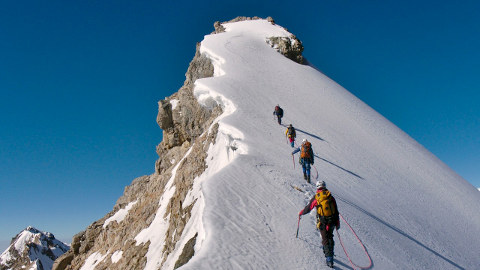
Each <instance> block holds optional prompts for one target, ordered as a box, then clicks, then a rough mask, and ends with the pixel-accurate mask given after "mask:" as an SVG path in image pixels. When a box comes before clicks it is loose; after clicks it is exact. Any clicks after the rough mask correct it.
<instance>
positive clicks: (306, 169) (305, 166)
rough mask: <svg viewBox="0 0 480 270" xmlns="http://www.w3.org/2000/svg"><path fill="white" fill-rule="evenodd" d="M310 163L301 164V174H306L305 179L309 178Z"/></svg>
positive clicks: (304, 161)
mask: <svg viewBox="0 0 480 270" xmlns="http://www.w3.org/2000/svg"><path fill="white" fill-rule="evenodd" d="M310 168H311V167H310V162H308V161H306V160H303V162H302V169H303V174H306V175H307V177H309V176H310Z"/></svg>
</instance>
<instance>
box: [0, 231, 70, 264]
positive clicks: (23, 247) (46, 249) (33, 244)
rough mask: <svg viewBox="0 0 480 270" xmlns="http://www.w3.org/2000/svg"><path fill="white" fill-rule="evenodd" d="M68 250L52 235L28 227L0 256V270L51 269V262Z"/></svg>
mask: <svg viewBox="0 0 480 270" xmlns="http://www.w3.org/2000/svg"><path fill="white" fill-rule="evenodd" d="M69 249H70V247H69V246H68V245H67V244H65V243H63V242H61V241H59V240H57V239H55V236H54V235H53V234H52V233H49V232H42V231H39V230H37V229H35V228H34V227H31V226H29V227H27V228H26V229H25V230H23V231H22V232H20V233H19V234H17V236H15V237H14V238H13V239H12V242H11V243H10V246H9V247H8V248H7V249H6V250H5V251H4V252H3V253H2V255H1V256H0V270H7V269H29V270H47V269H52V265H53V262H54V261H55V260H56V259H57V258H58V257H60V256H61V255H63V254H64V253H65V252H67V251H68V250H69Z"/></svg>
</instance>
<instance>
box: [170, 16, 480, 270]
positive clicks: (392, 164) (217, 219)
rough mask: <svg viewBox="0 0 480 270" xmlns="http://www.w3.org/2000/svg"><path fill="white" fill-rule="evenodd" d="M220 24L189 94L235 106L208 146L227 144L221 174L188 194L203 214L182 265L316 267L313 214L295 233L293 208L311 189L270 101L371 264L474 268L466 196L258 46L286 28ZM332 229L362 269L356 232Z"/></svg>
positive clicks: (388, 134) (338, 94)
mask: <svg viewBox="0 0 480 270" xmlns="http://www.w3.org/2000/svg"><path fill="white" fill-rule="evenodd" d="M223 27H224V28H225V32H224V33H221V34H216V35H208V36H205V39H204V40H203V41H202V42H201V51H202V52H203V53H205V54H207V55H208V56H209V57H210V58H211V59H212V61H213V62H214V68H215V69H216V70H217V73H215V74H216V76H215V77H213V78H208V79H201V80H197V82H196V83H195V95H196V97H197V99H198V100H199V102H201V103H202V104H204V106H212V104H216V103H220V104H227V103H228V102H229V103H231V105H228V106H226V107H230V108H234V110H232V111H231V113H230V114H225V115H222V116H221V117H219V119H218V124H219V126H220V127H219V130H220V131H221V132H219V137H218V138H217V142H219V140H223V141H224V142H223V143H222V144H219V145H218V146H217V145H214V146H213V147H211V148H210V150H209V153H208V162H211V161H213V162H219V164H218V168H219V170H212V171H211V172H207V171H206V172H205V173H204V175H202V176H201V177H200V178H202V180H201V181H199V182H200V183H201V185H200V186H196V185H195V186H194V190H193V191H192V199H191V200H194V199H195V198H197V199H198V198H201V199H202V200H201V206H200V205H199V206H198V209H196V210H195V211H197V210H198V212H201V218H198V217H196V218H195V219H194V218H192V220H194V221H192V225H188V226H191V227H197V228H196V229H195V230H185V231H189V232H190V234H189V235H188V237H185V238H184V239H190V238H191V237H192V236H193V233H192V232H194V231H199V232H200V233H199V236H198V239H200V241H199V240H198V239H197V245H196V246H195V256H194V257H193V258H192V259H191V260H190V261H189V262H188V263H187V264H186V265H184V266H182V269H310V268H311V267H312V266H313V265H315V266H317V265H323V264H324V259H323V258H322V256H321V255H320V256H319V254H321V247H320V245H321V244H320V239H319V238H320V236H319V233H318V232H317V231H316V230H315V215H314V214H311V215H309V216H306V217H304V218H302V222H301V224H300V234H299V238H298V239H296V238H295V237H294V232H295V230H296V227H297V218H298V211H299V210H300V209H302V208H303V207H304V206H305V204H306V203H307V202H308V200H309V198H310V196H311V195H312V194H313V192H314V190H313V187H312V186H310V185H307V184H306V183H305V181H304V180H303V179H302V176H301V172H300V171H299V166H298V164H297V165H296V164H295V161H293V162H294V163H293V164H292V157H291V155H290V153H291V151H292V149H291V148H290V146H288V144H287V143H286V140H285V138H284V136H285V128H286V127H285V126H279V125H278V124H277V123H276V122H275V121H274V120H273V119H272V116H271V114H272V111H273V107H274V106H275V105H276V104H280V105H281V106H282V107H283V108H284V110H285V116H284V118H283V121H284V123H285V124H289V123H292V124H293V126H294V127H296V129H297V136H298V138H297V139H302V138H304V137H305V138H308V140H309V141H310V142H312V145H313V150H314V152H315V155H316V159H315V164H314V167H313V170H315V171H316V172H318V174H317V175H318V176H316V179H315V180H314V181H316V180H320V179H321V180H325V181H326V182H327V186H328V188H329V189H330V190H331V191H332V192H333V194H334V196H336V197H337V201H338V204H339V210H340V212H341V213H342V215H343V216H344V217H345V219H346V220H347V221H348V223H349V224H350V225H352V227H353V228H354V230H355V232H356V233H357V234H358V236H359V237H360V239H361V240H362V242H363V243H364V244H365V246H366V248H367V250H368V252H369V254H370V256H371V258H372V260H373V264H374V266H375V267H376V268H378V269H419V268H421V269H478V268H480V264H479V262H478V259H477V258H478V254H475V250H479V249H480V243H479V241H474V240H473V239H472V237H471V236H472V235H480V214H479V213H477V212H478V211H476V210H475V209H478V207H479V206H480V194H479V193H478V191H477V190H476V189H475V188H473V187H472V186H471V185H470V184H468V183H467V182H466V181H465V180H463V179H462V178H461V177H459V176H458V175H457V174H456V173H455V172H453V171H452V170H451V169H449V168H448V167H447V166H446V165H445V164H443V163H442V162H441V161H440V160H438V159H437V158H436V157H435V156H433V155H432V154H431V153H430V152H428V151H427V150H426V149H425V148H423V147H422V146H421V145H419V144H418V143H417V142H415V141H414V140H413V139H412V138H410V137H409V136H408V135H407V134H405V133H404V132H403V131H401V130H400V129H398V128H397V127H396V126H395V125H393V124H392V123H391V122H389V121H388V120H387V119H385V118H384V117H382V116H381V115H379V114H378V113H377V112H375V111H374V110H373V109H371V108H370V107H368V105H366V104H365V103H363V102H362V101H360V100H358V99H357V98H356V97H355V96H353V95H352V94H351V93H349V92H348V91H347V90H345V89H344V88H342V87H341V86H339V85H338V84H336V83H335V82H334V81H332V80H331V79H329V78H327V77H326V76H325V75H323V74H321V73H320V72H318V71H317V70H315V69H314V68H312V67H310V66H304V65H299V64H297V63H295V62H293V61H291V60H289V59H287V58H286V57H284V56H283V55H281V54H279V53H278V52H276V51H275V50H274V49H272V48H271V46H270V45H269V44H267V42H266V40H268V39H269V38H270V37H289V36H290V35H291V34H290V33H288V32H287V31H285V29H283V28H281V27H279V26H276V25H272V24H271V23H269V22H267V21H265V20H256V21H242V22H235V23H226V24H223ZM219 74H220V75H221V76H219ZM239 143H241V144H240V146H239V147H238V148H237V146H236V144H239ZM220 145H222V146H220ZM229 149H230V150H229ZM233 149H239V150H240V151H242V152H241V153H242V154H241V155H236V153H235V152H234V151H233ZM229 151H230V153H231V154H234V155H235V159H234V160H232V161H231V162H230V163H229V164H228V166H224V165H223V164H220V163H221V162H223V161H224V160H225V159H226V160H227V161H228V160H229V159H230V158H231V157H229V156H227V155H226V153H229ZM237 151H238V150H237ZM212 158H213V159H212ZM210 166H213V167H214V166H215V164H212V163H209V166H208V167H209V169H210ZM294 166H295V169H294V168H293V167H294ZM203 177H205V179H203ZM207 178H208V181H205V180H206V179H207ZM195 183H197V182H195ZM292 186H294V187H298V188H299V189H300V190H303V191H304V192H300V191H299V190H298V189H294V188H292ZM200 190H201V192H199V191H200ZM197 192H198V193H197ZM197 194H198V195H197ZM189 202H190V200H189ZM197 204H198V203H197ZM413 209H415V210H413ZM445 209H449V211H448V218H447V217H445ZM198 226H203V230H202V229H200V228H199V227H198ZM452 231H455V232H456V234H455V235H453V234H451V232H452ZM339 233H340V235H341V237H342V240H343V242H344V243H345V245H346V248H347V250H349V255H350V257H351V258H352V259H353V261H355V263H357V264H359V265H363V264H368V262H364V261H363V260H365V255H364V254H363V250H362V249H361V247H359V246H358V244H357V243H358V242H357V240H356V238H355V237H354V235H353V234H352V233H349V231H348V230H344V229H341V230H340V231H339ZM336 240H338V239H336ZM337 243H338V242H337ZM335 251H336V255H337V257H336V259H335V263H336V264H337V265H343V266H346V265H349V262H348V260H347V258H346V256H345V254H343V253H342V252H343V251H342V250H341V248H340V247H339V245H336V250H335ZM265 254H267V255H265ZM168 269H169V268H168Z"/></svg>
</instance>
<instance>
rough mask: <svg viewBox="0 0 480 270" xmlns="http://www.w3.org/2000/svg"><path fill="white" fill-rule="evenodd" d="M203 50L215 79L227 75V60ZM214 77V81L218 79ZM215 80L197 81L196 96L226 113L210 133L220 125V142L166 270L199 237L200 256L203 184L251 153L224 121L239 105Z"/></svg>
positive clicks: (198, 181) (190, 197) (191, 198)
mask: <svg viewBox="0 0 480 270" xmlns="http://www.w3.org/2000/svg"><path fill="white" fill-rule="evenodd" d="M200 51H201V52H203V53H204V54H205V55H207V57H209V58H210V59H211V60H212V62H213V65H214V78H217V77H221V76H224V75H225V72H223V70H222V67H221V66H222V65H223V64H224V63H225V61H224V60H223V59H222V58H220V57H218V56H216V55H215V54H213V53H212V52H210V51H208V49H206V50H204V49H203V47H202V46H201V47H200ZM214 78H213V79H214ZM213 79H212V78H203V79H198V80H196V81H195V87H194V95H195V97H196V98H197V101H198V102H199V103H200V104H201V105H202V106H205V107H207V108H209V109H213V108H214V107H215V106H221V107H222V110H223V113H222V114H221V115H220V116H219V117H217V118H216V119H215V121H214V122H213V123H212V125H211V126H210V127H209V129H208V131H207V132H211V131H212V128H213V126H214V125H215V124H218V133H217V137H216V141H215V143H214V144H211V145H210V146H209V147H208V151H207V159H206V163H207V169H206V170H205V171H204V172H203V173H202V174H201V175H200V176H199V177H197V178H195V179H194V182H193V187H192V189H191V190H190V191H189V192H188V194H187V196H186V198H185V200H184V202H183V204H182V208H186V207H188V206H190V205H191V204H192V203H193V202H195V204H194V206H193V208H192V210H191V216H190V219H189V221H188V222H187V224H186V225H185V229H184V231H183V233H182V235H181V237H180V240H179V241H177V243H176V245H175V250H174V251H173V252H172V253H171V254H169V256H168V258H167V260H166V261H165V263H164V265H163V269H173V268H174V266H175V263H176V262H177V260H178V258H179V256H180V255H181V253H182V251H183V249H184V247H185V245H186V244H187V242H188V241H189V240H190V239H192V238H193V237H194V236H195V235H197V237H196V242H195V246H194V251H195V253H197V252H198V251H199V250H200V249H201V248H202V245H203V242H204V240H205V237H206V234H205V230H204V225H203V221H202V219H203V211H204V208H205V201H204V195H203V191H202V185H203V182H204V181H206V180H207V179H210V178H211V177H212V176H213V175H215V174H216V173H217V172H218V171H220V170H222V169H223V168H225V167H227V166H228V164H230V163H231V162H232V161H233V160H234V159H235V158H236V157H238V156H239V155H245V154H247V152H248V149H247V146H246V145H245V144H244V143H243V142H242V140H243V139H244V136H243V134H242V132H240V131H239V130H238V129H237V128H235V127H233V126H231V125H228V124H225V123H222V122H221V120H222V119H224V118H225V117H228V116H229V115H231V114H233V113H234V112H235V110H236V106H235V104H234V103H233V102H232V101H231V100H229V99H227V98H225V96H223V95H221V94H219V93H218V92H216V91H214V90H213V86H211V85H209V82H211V81H213Z"/></svg>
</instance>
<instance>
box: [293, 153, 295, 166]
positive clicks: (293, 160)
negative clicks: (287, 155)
mask: <svg viewBox="0 0 480 270" xmlns="http://www.w3.org/2000/svg"><path fill="white" fill-rule="evenodd" d="M292 161H293V168H294V169H295V157H294V156H293V154H292Z"/></svg>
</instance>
